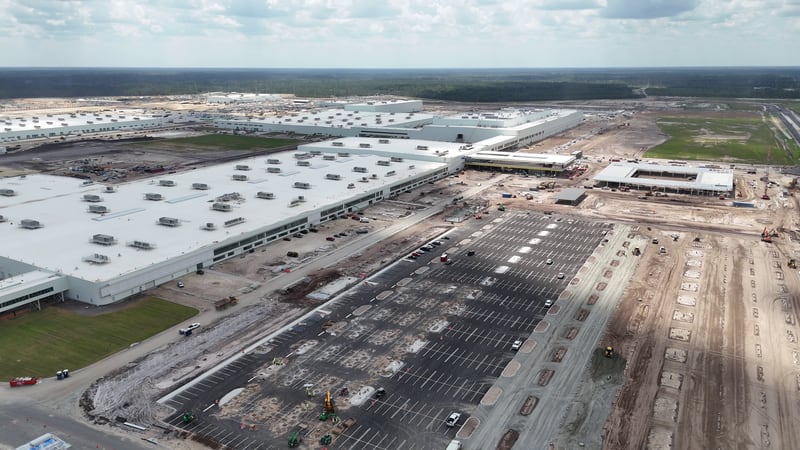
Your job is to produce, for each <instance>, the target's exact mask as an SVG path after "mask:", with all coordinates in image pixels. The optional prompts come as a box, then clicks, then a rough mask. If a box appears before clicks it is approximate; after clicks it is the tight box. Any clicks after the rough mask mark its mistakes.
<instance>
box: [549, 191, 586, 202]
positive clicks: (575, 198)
mask: <svg viewBox="0 0 800 450" xmlns="http://www.w3.org/2000/svg"><path fill="white" fill-rule="evenodd" d="M585 198H586V191H585V190H583V189H578V188H567V189H564V190H562V191H561V192H559V193H558V195H557V196H556V204H559V205H570V206H576V205H577V204H579V203H580V202H582V201H583V200H584V199H585Z"/></svg>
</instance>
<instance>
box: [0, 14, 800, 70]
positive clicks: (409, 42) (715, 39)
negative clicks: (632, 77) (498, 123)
mask: <svg viewBox="0 0 800 450" xmlns="http://www.w3.org/2000/svg"><path fill="white" fill-rule="evenodd" d="M0 28H1V29H3V30H4V32H3V33H0V45H2V46H3V48H14V49H19V51H14V52H10V54H4V58H3V60H2V61H0V64H3V65H10V66H36V65H51V66H52V65H53V64H54V62H53V61H63V64H65V65H90V66H102V65H110V66H113V65H118V66H159V65H167V66H180V65H188V66H220V67H226V66H236V67H242V66H248V67H253V66H254V67H271V66H280V67H287V66H288V67H299V66H303V67H307V66H311V67H314V66H319V67H331V66H335V67H426V66H432V67H465V66H478V67H492V66H503V67H565V66H619V65H621V66H643V65H647V66H662V65H666V66H669V65H677V66H682V65H706V64H712V65H753V64H773V65H798V64H800V54H797V52H790V51H786V49H791V48H796V47H800V35H799V34H798V30H800V0H726V1H714V0H105V1H98V0H65V1H59V0H0ZM232 43H235V45H233V44H232ZM93 46H95V47H96V48H95V47H93ZM732 49H740V50H738V51H734V50H732ZM64 55H70V57H69V58H67V57H65V56H64Z"/></svg>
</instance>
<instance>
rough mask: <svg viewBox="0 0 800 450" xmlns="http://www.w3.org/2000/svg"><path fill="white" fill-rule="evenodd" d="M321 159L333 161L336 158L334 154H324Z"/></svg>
mask: <svg viewBox="0 0 800 450" xmlns="http://www.w3.org/2000/svg"><path fill="white" fill-rule="evenodd" d="M322 159H323V160H325V161H335V160H336V155H325V156H323V157H322Z"/></svg>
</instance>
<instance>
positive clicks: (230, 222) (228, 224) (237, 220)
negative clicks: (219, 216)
mask: <svg viewBox="0 0 800 450" xmlns="http://www.w3.org/2000/svg"><path fill="white" fill-rule="evenodd" d="M240 223H244V217H237V218H235V219H231V220H226V221H225V224H224V225H225V226H226V227H232V226H234V225H239V224H240Z"/></svg>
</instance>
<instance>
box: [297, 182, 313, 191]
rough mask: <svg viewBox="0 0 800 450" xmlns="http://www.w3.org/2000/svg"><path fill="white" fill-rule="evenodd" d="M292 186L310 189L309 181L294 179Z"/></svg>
mask: <svg viewBox="0 0 800 450" xmlns="http://www.w3.org/2000/svg"><path fill="white" fill-rule="evenodd" d="M294 187H296V188H297V189H311V183H306V182H304V181H295V182H294Z"/></svg>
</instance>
